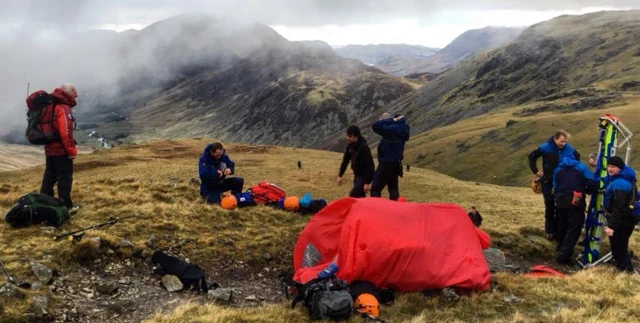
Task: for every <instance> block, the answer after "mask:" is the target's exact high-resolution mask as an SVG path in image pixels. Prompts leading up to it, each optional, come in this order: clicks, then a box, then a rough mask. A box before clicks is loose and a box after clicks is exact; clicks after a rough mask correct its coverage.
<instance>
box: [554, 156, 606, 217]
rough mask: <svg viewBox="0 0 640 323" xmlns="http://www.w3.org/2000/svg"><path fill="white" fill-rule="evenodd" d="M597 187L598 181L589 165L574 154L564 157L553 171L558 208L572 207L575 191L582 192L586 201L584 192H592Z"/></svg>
mask: <svg viewBox="0 0 640 323" xmlns="http://www.w3.org/2000/svg"><path fill="white" fill-rule="evenodd" d="M596 188H597V182H596V179H595V176H594V175H593V173H592V172H591V171H590V170H589V167H587V166H586V165H585V164H583V163H581V162H580V161H578V160H576V159H575V158H574V157H573V156H571V157H565V158H563V159H562V162H561V163H560V165H559V166H558V167H557V168H556V170H555V171H554V172H553V190H554V194H555V197H556V204H557V207H558V208H561V209H566V208H570V207H571V206H572V204H571V199H572V198H573V194H574V192H581V193H582V201H583V202H584V193H589V194H591V193H592V192H593V191H594V190H595V189H596Z"/></svg>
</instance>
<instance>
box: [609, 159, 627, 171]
mask: <svg viewBox="0 0 640 323" xmlns="http://www.w3.org/2000/svg"><path fill="white" fill-rule="evenodd" d="M607 165H613V166H616V167H618V168H620V169H623V168H624V160H622V158H620V157H618V156H613V157H609V160H607Z"/></svg>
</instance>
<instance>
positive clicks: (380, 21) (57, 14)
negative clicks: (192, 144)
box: [0, 0, 640, 47]
mask: <svg viewBox="0 0 640 323" xmlns="http://www.w3.org/2000/svg"><path fill="white" fill-rule="evenodd" d="M631 8H640V0H608V1H597V0H564V1H558V0H537V1H531V0H526V1H521V0H431V1H429V0H234V1H229V0H175V1H171V0H110V1H108V0H3V1H2V10H1V11H0V35H5V36H7V35H8V36H11V37H18V38H20V37H25V34H30V35H33V34H37V35H39V36H40V37H44V38H56V37H61V36H62V35H68V34H70V33H72V32H77V31H84V30H89V29H113V30H117V31H122V30H126V29H132V28H133V29H141V28H144V27H145V26H147V25H149V24H151V23H153V22H156V21H158V20H162V19H165V18H168V17H171V16H175V15H178V14H181V13H185V12H199V13H210V14H217V15H221V16H224V17H235V18H236V19H243V20H247V21H256V22H262V23H265V24H268V25H270V26H271V27H273V28H274V29H276V30H277V31H278V32H279V33H280V34H282V35H283V36H284V37H285V38H287V39H289V40H323V41H326V42H328V43H329V44H331V45H334V46H336V45H337V46H339V45H346V44H380V43H409V44H420V45H425V46H432V47H443V46H445V45H447V44H448V43H449V42H451V40H453V39H454V38H455V37H456V36H458V35H459V34H461V33H462V32H464V31H466V30H469V29H476V28H482V27H485V26H487V25H494V26H526V25H531V24H534V23H537V22H540V21H543V20H548V19H550V18H553V17H555V16H558V15H561V14H582V13H588V12H593V11H599V10H613V9H631Z"/></svg>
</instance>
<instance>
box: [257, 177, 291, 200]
mask: <svg viewBox="0 0 640 323" xmlns="http://www.w3.org/2000/svg"><path fill="white" fill-rule="evenodd" d="M250 192H251V196H252V197H253V201H254V202H255V203H256V204H271V203H278V201H280V200H281V199H283V198H285V197H286V196H287V194H286V193H285V191H284V190H283V189H281V188H280V187H278V186H276V185H274V184H271V183H267V182H265V181H262V182H260V184H258V185H254V186H252V187H251V189H250Z"/></svg>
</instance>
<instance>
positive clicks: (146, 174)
mask: <svg viewBox="0 0 640 323" xmlns="http://www.w3.org/2000/svg"><path fill="white" fill-rule="evenodd" d="M206 142H207V141H205V140H185V141H159V142H152V143H147V144H140V145H130V146H120V147H116V148H114V149H112V150H103V151H98V152H95V153H93V154H88V155H81V156H79V157H78V159H77V161H76V164H75V170H76V173H75V175H74V181H75V183H74V191H73V196H74V199H75V202H76V203H79V204H81V205H82V208H81V210H80V213H79V214H78V215H76V216H74V217H73V219H72V221H71V223H68V224H65V225H64V226H62V228H61V229H62V230H64V231H68V230H73V229H77V228H80V227H83V226H87V225H89V224H93V223H96V222H100V221H105V220H107V219H108V218H109V217H111V216H123V215H130V214H139V216H138V217H137V218H133V219H127V220H124V221H123V222H121V223H118V224H115V225H113V226H111V227H109V228H107V229H102V230H95V231H92V232H91V233H90V234H89V236H88V237H85V238H84V239H83V240H82V241H81V242H79V243H73V242H71V241H61V242H58V243H53V242H51V236H52V235H53V234H57V232H54V233H51V232H49V231H48V229H47V230H43V229H41V228H39V227H38V226H34V227H31V228H26V229H20V230H16V229H12V228H10V227H9V226H8V225H7V224H2V225H0V240H1V241H3V242H4V245H3V248H2V250H0V257H1V259H2V261H3V262H4V263H5V264H6V265H7V267H8V269H9V270H10V272H11V273H12V274H13V275H15V276H17V277H18V278H19V279H22V280H27V281H32V282H33V281H35V277H34V276H33V274H32V273H31V271H30V269H29V262H30V261H32V260H37V261H41V262H43V263H45V264H46V265H48V266H50V267H51V268H54V269H57V270H58V271H59V273H58V275H57V276H56V277H55V278H54V284H53V286H52V287H50V288H44V289H40V290H33V291H26V294H27V295H26V296H27V297H26V298H25V299H12V298H2V297H0V304H1V305H0V312H2V316H1V318H0V321H11V322H14V321H21V320H26V319H25V317H24V316H22V314H23V313H25V312H29V311H30V310H29V308H30V307H31V304H30V303H31V302H33V298H34V297H35V296H39V295H50V297H51V301H50V302H49V313H50V317H52V318H55V319H61V318H63V315H65V316H64V317H71V315H72V314H71V313H72V312H73V311H72V310H70V309H71V308H72V307H77V308H78V309H77V313H78V314H75V316H74V319H75V320H79V321H82V322H105V321H113V322H138V321H141V320H144V319H149V320H150V322H203V321H206V322H265V321H270V322H302V321H305V320H306V313H305V312H304V310H303V309H301V308H299V309H297V310H295V311H292V310H289V309H288V307H287V303H286V301H285V300H284V299H283V297H282V295H279V294H278V290H279V289H278V282H277V278H276V277H277V272H279V271H280V270H284V269H287V268H289V267H290V266H291V260H292V249H293V246H294V244H295V241H296V237H297V234H298V233H299V232H300V230H301V229H302V228H303V227H304V225H305V223H306V222H307V221H308V217H306V216H301V215H298V214H295V213H288V212H284V211H278V210H274V209H270V208H267V207H254V208H245V209H238V210H234V211H224V210H221V209H219V208H218V207H212V206H206V205H204V204H203V203H202V202H201V200H200V199H199V196H198V189H197V187H195V186H193V185H191V184H190V179H191V178H193V177H196V176H197V167H196V166H197V165H196V164H197V162H196V160H197V158H198V156H199V154H200V152H201V150H202V149H203V147H204V146H205V144H206ZM227 148H228V151H229V154H230V156H231V157H232V158H233V159H234V160H235V161H236V164H237V173H238V174H239V175H241V176H244V177H245V182H246V183H247V184H252V183H257V182H258V181H259V180H269V181H272V182H274V183H276V184H278V185H280V186H282V187H283V188H284V189H285V190H287V192H288V193H289V194H290V195H298V196H300V195H302V194H304V193H305V192H307V191H308V192H312V194H313V196H314V197H315V198H319V197H323V198H326V199H328V200H333V199H336V198H339V197H341V196H345V195H346V194H347V193H348V190H349V187H348V186H346V185H345V186H342V187H338V186H336V184H335V178H336V175H337V170H338V164H339V162H340V158H341V156H340V155H339V154H337V153H331V152H324V151H314V150H305V149H295V148H279V147H270V146H248V145H239V144H237V145H228V147H227ZM298 160H301V161H302V165H303V170H297V169H296V166H295V165H296V162H297V161H298ZM41 172H42V167H35V168H31V169H26V170H21V171H10V172H0V183H1V184H0V192H1V193H2V194H0V212H6V211H7V210H8V209H9V208H10V207H11V206H12V205H13V203H14V202H15V200H16V199H17V198H18V197H19V196H20V195H22V194H24V193H26V192H29V191H32V190H35V189H37V188H38V187H39V184H40V183H39V181H40V176H41ZM401 194H402V195H404V196H406V197H407V199H408V200H409V201H411V202H451V203H457V204H460V205H462V206H463V207H465V208H469V207H470V206H472V205H475V206H477V207H478V209H479V210H480V211H481V212H482V215H483V217H484V219H485V220H484V222H483V226H482V227H483V229H484V230H486V231H487V232H488V233H489V234H490V235H491V236H492V246H493V247H495V248H500V249H503V250H504V252H505V253H506V255H507V259H508V263H510V264H513V265H515V268H514V271H515V273H508V272H503V273H498V274H496V275H494V276H493V278H492V287H491V289H490V290H489V291H488V292H485V293H478V294H471V295H467V296H462V297H461V299H460V301H458V302H450V301H447V300H446V299H445V298H442V297H441V296H440V295H439V294H437V293H436V294H434V295H430V296H422V295H420V294H407V295H399V298H398V301H397V302H396V303H395V304H394V305H392V306H383V307H382V309H381V313H382V318H383V319H385V320H389V321H391V322H424V321H427V320H445V321H471V320H485V321H521V322H539V321H565V322H570V321H575V320H580V321H591V320H607V321H612V322H613V321H632V320H634V319H635V317H637V315H638V314H640V313H638V312H637V311H638V308H639V305H640V298H638V296H637V294H636V293H634V291H635V290H637V289H638V288H639V287H640V278H637V277H629V276H625V275H614V274H613V271H612V268H611V267H608V266H603V267H601V268H597V269H596V270H589V271H585V272H579V273H577V274H575V275H572V276H571V277H570V278H568V279H566V280H557V279H540V280H535V279H529V278H524V277H522V276H521V275H520V274H519V273H520V272H522V271H525V270H526V269H527V268H528V267H529V266H530V265H531V264H534V263H549V264H551V265H552V266H554V267H555V268H558V269H561V270H563V271H565V272H567V273H572V272H573V271H574V270H576V268H575V267H564V266H557V265H555V264H554V262H553V259H554V251H553V250H554V246H553V245H552V244H551V243H550V242H548V241H546V240H545V239H544V238H543V237H542V236H543V231H542V223H543V215H542V203H541V202H542V201H541V200H542V198H541V196H539V195H534V194H533V193H531V192H530V190H528V189H524V188H514V187H501V186H495V185H490V184H481V183H475V182H467V181H460V180H457V179H454V178H451V177H449V176H445V175H441V174H438V173H435V172H433V171H430V170H425V169H421V168H418V167H415V166H414V167H412V169H411V171H410V172H407V173H406V176H405V177H404V178H403V179H402V180H401ZM152 235H153V236H152ZM96 237H100V238H101V242H100V243H99V246H96V244H95V243H94V240H93V239H92V238H96ZM123 238H126V239H128V240H129V241H131V242H132V244H133V245H134V247H132V248H130V249H127V248H123V247H118V244H119V242H120V240H121V239H123ZM632 246H633V247H635V248H637V247H638V246H640V239H639V238H638V236H637V235H634V236H633V237H632ZM606 248H608V247H606V246H605V249H606ZM145 249H146V250H147V252H148V250H153V249H162V250H170V251H171V252H173V253H177V254H179V255H181V257H183V258H187V259H189V260H190V261H192V262H195V263H198V264H199V265H200V266H201V268H203V269H204V270H205V272H206V273H207V275H208V277H210V278H211V279H213V280H216V281H218V282H219V283H220V284H221V285H222V286H223V287H230V288H233V290H234V293H235V296H234V297H235V301H234V302H233V303H232V305H231V306H229V307H227V306H221V305H213V304H206V305H205V306H202V305H201V304H203V303H207V302H206V300H205V299H203V298H202V297H199V296H198V295H195V294H193V293H190V292H186V291H183V292H179V293H171V294H169V293H167V292H166V291H163V289H162V287H161V285H160V283H159V282H158V278H156V277H154V276H150V275H149V273H150V271H151V268H150V265H149V263H148V259H147V260H144V256H142V258H141V256H140V254H141V253H142V252H143V251H144V250H145ZM265 254H268V257H267V255H265ZM132 255H133V257H132ZM114 268H115V269H114ZM118 268H120V269H118ZM123 268H124V269H123ZM265 268H268V270H265ZM123 275H125V276H128V277H130V279H131V280H132V281H133V283H132V284H130V285H126V284H121V285H120V289H121V290H122V291H121V292H120V291H119V292H117V293H116V294H114V295H112V296H106V295H101V294H97V293H96V294H95V295H94V294H91V295H92V297H88V296H82V295H84V294H83V293H85V292H84V291H85V288H86V290H88V291H91V290H93V289H94V288H95V286H94V285H95V284H97V282H96V281H101V280H115V281H118V280H119V279H122V276H123ZM74 277H77V278H74ZM94 277H95V278H94ZM64 285H70V286H73V289H74V291H73V292H72V291H69V288H68V287H65V286H64ZM133 289H135V290H136V291H137V292H133V293H142V292H143V291H144V293H145V295H146V296H144V297H140V296H136V297H132V296H130V294H129V292H131V290H133ZM257 291H260V292H262V293H263V294H258V295H264V296H265V298H264V299H262V298H258V299H257V301H255V302H253V301H248V300H246V299H245V298H246V297H247V296H248V295H251V293H256V292H257ZM240 293H242V294H240ZM134 295H135V294H134ZM512 296H515V297H517V298H518V301H512V300H513V298H512ZM505 298H506V300H505ZM117 304H120V305H118V306H117ZM123 304H127V305H123ZM176 308H177V309H176ZM174 309H176V310H175V311H174ZM154 313H155V314H154ZM360 320H361V319H358V318H353V319H352V320H350V322H359V321H360Z"/></svg>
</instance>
